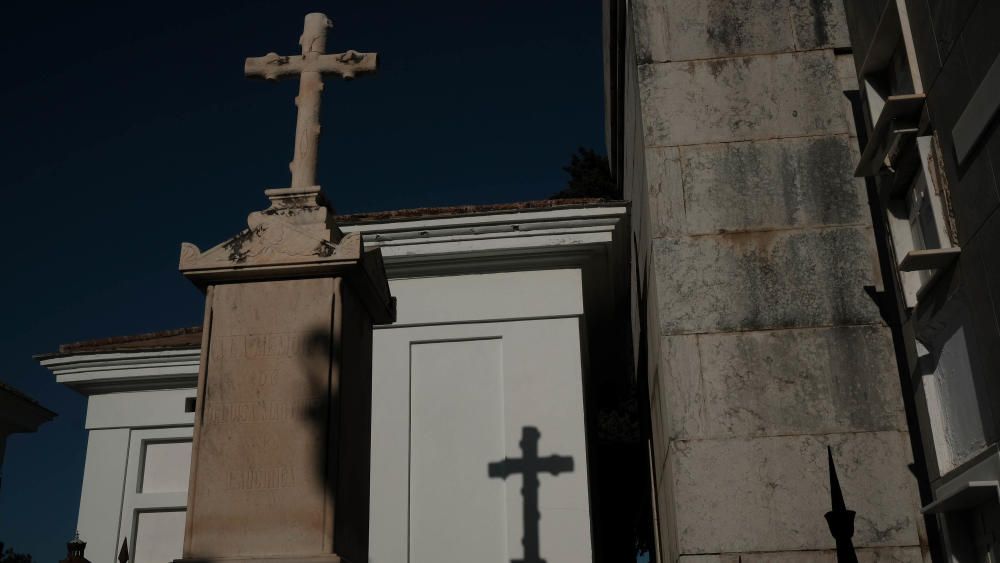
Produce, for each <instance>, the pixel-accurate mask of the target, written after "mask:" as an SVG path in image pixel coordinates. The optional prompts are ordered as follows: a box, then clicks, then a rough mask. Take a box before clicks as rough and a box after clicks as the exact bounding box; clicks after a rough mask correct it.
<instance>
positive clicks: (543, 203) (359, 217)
mask: <svg viewBox="0 0 1000 563" xmlns="http://www.w3.org/2000/svg"><path fill="white" fill-rule="evenodd" d="M599 203H621V202H617V201H612V200H608V199H602V198H599V197H585V198H576V199H544V200H539V201H522V202H518V203H493V204H486V205H453V206H449V207H417V208H415V209H398V210H395V211H373V212H371V213H352V214H348V215H337V216H336V217H335V218H334V220H335V221H336V222H338V223H345V224H357V223H378V222H381V221H399V220H406V219H421V218H427V217H439V216H442V215H454V216H461V215H479V214H487V213H503V212H505V211H531V210H535V209H552V208H555V207H582V206H585V205H594V204H599Z"/></svg>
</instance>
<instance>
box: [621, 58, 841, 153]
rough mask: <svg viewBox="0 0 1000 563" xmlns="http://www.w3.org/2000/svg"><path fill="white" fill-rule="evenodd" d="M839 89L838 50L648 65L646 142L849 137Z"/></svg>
mask: <svg viewBox="0 0 1000 563" xmlns="http://www.w3.org/2000/svg"><path fill="white" fill-rule="evenodd" d="M789 77H795V79H794V80H790V79H789ZM838 86H839V84H838V79H837V72H836V68H835V63H834V56H833V53H831V52H830V51H807V52H802V53H786V54H781V55H770V56H766V57H737V58H726V59H710V60H700V61H690V62H672V63H656V64H646V65H641V66H640V67H639V88H640V96H641V99H642V106H643V109H644V110H645V111H644V115H643V125H644V127H645V130H646V134H645V144H646V147H647V148H649V147H654V146H677V145H691V144H699V143H714V142H724V141H734V140H750V139H770V138H775V137H798V136H804V135H824V134H839V133H847V131H848V126H847V121H848V116H847V115H845V114H844V113H843V107H844V106H843V103H842V101H843V100H842V98H843V94H842V93H841V91H840V88H839V87H838Z"/></svg>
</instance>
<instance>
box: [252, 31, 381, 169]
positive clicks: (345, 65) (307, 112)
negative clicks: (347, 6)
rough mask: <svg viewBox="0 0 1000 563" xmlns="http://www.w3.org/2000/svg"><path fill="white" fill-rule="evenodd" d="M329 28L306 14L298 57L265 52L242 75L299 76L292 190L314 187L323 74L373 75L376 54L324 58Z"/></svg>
mask: <svg viewBox="0 0 1000 563" xmlns="http://www.w3.org/2000/svg"><path fill="white" fill-rule="evenodd" d="M332 26H333V22H331V21H330V19H329V18H327V17H326V16H325V15H324V14H320V13H312V14H307V15H306V21H305V26H304V28H303V31H302V37H301V38H300V39H299V44H300V45H302V55H301V56H291V57H286V56H281V55H279V54H277V53H268V54H266V55H264V56H263V57H251V58H248V59H247V60H246V63H245V64H244V66H243V72H244V74H245V75H246V76H248V77H254V78H266V79H268V80H277V79H279V78H289V77H294V76H295V75H299V95H298V96H297V97H296V98H295V105H296V106H297V107H298V108H299V113H298V117H297V118H296V121H295V155H294V156H293V158H292V162H291V164H289V169H291V171H292V186H291V187H292V188H306V187H310V186H314V185H316V151H317V149H318V147H319V130H320V127H319V104H320V93H321V92H322V91H323V75H324V74H335V75H339V76H341V77H343V78H347V79H350V78H354V77H355V76H356V75H358V74H364V73H368V72H375V69H376V67H377V58H378V54H377V53H359V52H357V51H351V50H348V51H347V52H344V53H336V54H331V55H327V54H324V51H325V50H326V30H327V29H328V28H330V27H332Z"/></svg>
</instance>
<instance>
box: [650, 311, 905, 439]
mask: <svg viewBox="0 0 1000 563" xmlns="http://www.w3.org/2000/svg"><path fill="white" fill-rule="evenodd" d="M662 338H663V340H664V343H663V345H662V347H661V350H663V354H662V356H661V358H660V365H659V369H658V372H657V379H658V382H657V385H656V391H657V395H658V397H657V399H658V401H657V402H659V403H662V404H658V405H657V410H658V411H660V412H661V413H662V414H661V415H660V416H661V417H662V419H661V422H660V424H658V425H657V426H658V428H657V429H656V431H657V433H662V435H663V436H664V437H665V438H667V439H670V440H673V439H696V438H733V437H752V436H780V435H786V434H796V433H804V434H826V433H844V432H864V431H881V430H899V431H905V430H906V420H905V419H904V417H903V408H902V401H901V398H900V397H901V391H900V389H899V379H898V378H899V376H898V372H897V370H896V364H895V361H894V359H893V356H892V353H891V351H892V340H891V337H890V335H889V332H888V330H887V329H886V328H884V327H881V326H878V325H870V326H845V327H822V328H808V329H790V330H768V331H754V332H737V333H718V334H701V335H684V336H664V337H662Z"/></svg>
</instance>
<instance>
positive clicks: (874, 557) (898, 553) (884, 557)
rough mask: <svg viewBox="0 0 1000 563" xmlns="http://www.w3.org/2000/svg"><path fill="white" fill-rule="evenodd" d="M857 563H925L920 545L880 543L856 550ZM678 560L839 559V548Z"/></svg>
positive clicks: (791, 562)
mask: <svg viewBox="0 0 1000 563" xmlns="http://www.w3.org/2000/svg"><path fill="white" fill-rule="evenodd" d="M855 551H856V552H857V555H858V563H924V561H925V560H924V556H923V552H922V551H921V549H920V548H919V547H881V548H865V549H857V550H855ZM928 561H929V559H928ZM678 563H837V553H836V551H796V552H793V553H788V552H784V553H782V552H777V553H775V552H771V553H725V554H722V555H686V556H683V557H681V558H680V560H679V561H678Z"/></svg>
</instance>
